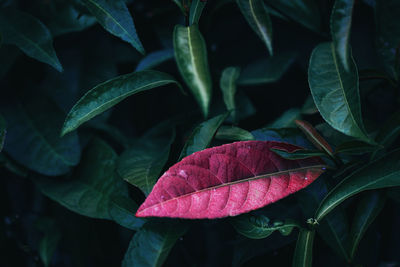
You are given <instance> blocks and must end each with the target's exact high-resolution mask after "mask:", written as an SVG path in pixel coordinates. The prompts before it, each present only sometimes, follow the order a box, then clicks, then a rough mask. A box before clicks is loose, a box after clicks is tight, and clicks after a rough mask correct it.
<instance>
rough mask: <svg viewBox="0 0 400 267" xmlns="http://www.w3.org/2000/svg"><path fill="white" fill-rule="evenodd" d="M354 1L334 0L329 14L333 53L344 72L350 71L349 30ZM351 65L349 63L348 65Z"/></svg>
mask: <svg viewBox="0 0 400 267" xmlns="http://www.w3.org/2000/svg"><path fill="white" fill-rule="evenodd" d="M353 6H354V0H336V1H335V4H334V5H333V10H332V14H331V34H332V40H333V46H334V47H335V53H336V54H337V56H338V58H339V60H340V61H341V64H342V65H343V66H344V69H345V70H346V71H349V70H350V66H349V62H350V61H351V59H350V56H349V51H350V28H351V20H352V13H353ZM350 64H351V63H350Z"/></svg>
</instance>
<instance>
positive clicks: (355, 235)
mask: <svg viewBox="0 0 400 267" xmlns="http://www.w3.org/2000/svg"><path fill="white" fill-rule="evenodd" d="M384 205H385V196H384V195H383V194H382V193H381V192H369V193H367V194H366V195H365V196H364V197H363V198H362V199H361V201H360V202H359V204H358V206H357V209H356V211H355V214H354V220H353V224H352V226H351V231H350V253H349V254H350V259H353V258H354V256H355V254H356V252H357V248H358V244H359V243H360V241H361V239H362V238H363V236H364V234H365V232H366V231H367V229H368V227H369V226H370V225H371V223H372V222H373V221H374V220H375V218H376V217H377V216H378V214H379V213H380V212H381V210H382V208H383V206H384Z"/></svg>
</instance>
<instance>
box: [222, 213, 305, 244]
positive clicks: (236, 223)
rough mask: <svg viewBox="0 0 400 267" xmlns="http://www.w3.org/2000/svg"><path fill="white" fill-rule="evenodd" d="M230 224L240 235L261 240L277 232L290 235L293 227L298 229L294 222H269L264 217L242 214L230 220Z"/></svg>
mask: <svg viewBox="0 0 400 267" xmlns="http://www.w3.org/2000/svg"><path fill="white" fill-rule="evenodd" d="M230 223H231V224H232V225H233V227H234V228H235V229H236V231H238V232H239V233H240V234H242V235H244V236H246V237H248V238H251V239H262V238H266V237H268V236H269V235H271V234H272V233H273V232H275V231H279V232H280V233H281V234H282V235H285V236H286V235H290V233H291V232H292V230H293V228H294V227H299V225H298V224H297V223H295V222H294V221H290V220H286V221H275V222H271V221H270V220H269V219H268V218H267V217H266V216H264V215H253V214H242V215H240V216H237V217H234V218H232V219H231V220H230Z"/></svg>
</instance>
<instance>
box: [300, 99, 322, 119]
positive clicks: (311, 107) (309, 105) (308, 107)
mask: <svg viewBox="0 0 400 267" xmlns="http://www.w3.org/2000/svg"><path fill="white" fill-rule="evenodd" d="M315 113H318V109H317V107H316V106H315V103H314V99H313V98H312V96H311V95H310V96H308V97H307V99H306V101H305V102H304V104H303V106H302V107H301V114H305V115H313V114H315Z"/></svg>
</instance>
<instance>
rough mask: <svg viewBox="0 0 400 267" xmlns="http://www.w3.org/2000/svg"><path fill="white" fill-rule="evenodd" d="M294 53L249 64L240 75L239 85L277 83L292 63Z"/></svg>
mask: <svg viewBox="0 0 400 267" xmlns="http://www.w3.org/2000/svg"><path fill="white" fill-rule="evenodd" d="M294 59H295V54H294V53H284V54H279V55H275V56H273V57H269V58H267V59H260V60H257V61H255V62H252V63H250V64H249V65H248V66H246V67H245V68H244V69H243V70H242V72H241V73H240V77H239V80H238V84H239V85H261V84H266V83H273V82H276V81H278V80H279V79H280V78H281V77H282V75H283V74H284V73H285V72H286V71H287V70H288V69H289V67H290V65H291V64H292V63H293V62H294Z"/></svg>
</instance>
